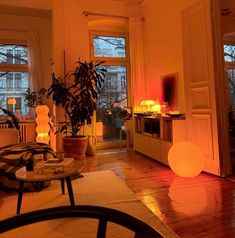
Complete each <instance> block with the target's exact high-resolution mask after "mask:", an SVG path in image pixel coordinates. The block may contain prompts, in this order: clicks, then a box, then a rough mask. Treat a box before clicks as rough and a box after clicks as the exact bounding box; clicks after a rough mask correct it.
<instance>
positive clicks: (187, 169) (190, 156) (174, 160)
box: [168, 141, 205, 178]
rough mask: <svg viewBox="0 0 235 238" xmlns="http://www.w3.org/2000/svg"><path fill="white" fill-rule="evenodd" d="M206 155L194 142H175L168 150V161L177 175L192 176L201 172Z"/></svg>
mask: <svg viewBox="0 0 235 238" xmlns="http://www.w3.org/2000/svg"><path fill="white" fill-rule="evenodd" d="M204 162H205V159H204V155H203V152H202V151H201V149H200V148H199V147H198V146H197V145H195V144H194V143H192V142H189V141H180V142H177V143H175V144H174V145H173V146H172V147H171V148H170V150H169V152H168V163H169V166H170V168H171V169H172V170H173V172H175V174H176V175H178V176H181V177H185V178H192V177H195V176H197V175H198V174H200V173H201V171H202V169H203V167H204Z"/></svg>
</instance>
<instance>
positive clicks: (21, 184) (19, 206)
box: [16, 180, 24, 214]
mask: <svg viewBox="0 0 235 238" xmlns="http://www.w3.org/2000/svg"><path fill="white" fill-rule="evenodd" d="M19 182H20V186H19V192H18V200H17V209H16V213H17V214H20V208H21V203H22V197H23V192H24V181H21V180H20V181H19Z"/></svg>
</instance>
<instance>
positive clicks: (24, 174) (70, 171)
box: [15, 161, 79, 182]
mask: <svg viewBox="0 0 235 238" xmlns="http://www.w3.org/2000/svg"><path fill="white" fill-rule="evenodd" d="M78 173H79V166H77V163H76V161H73V163H72V164H71V165H69V166H68V167H66V168H65V169H64V170H63V172H59V173H55V171H54V170H52V169H44V170H43V174H35V173H34V172H33V171H32V172H28V171H26V168H25V167H22V168H20V169H18V170H17V171H16V173H15V176H16V178H17V179H18V180H21V181H30V182H33V181H35V182H36V181H49V180H57V179H62V178H65V177H68V176H72V175H75V174H78Z"/></svg>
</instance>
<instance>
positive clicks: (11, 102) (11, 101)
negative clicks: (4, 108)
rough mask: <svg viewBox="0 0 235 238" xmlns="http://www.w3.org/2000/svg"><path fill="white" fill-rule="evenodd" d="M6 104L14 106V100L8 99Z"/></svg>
mask: <svg viewBox="0 0 235 238" xmlns="http://www.w3.org/2000/svg"><path fill="white" fill-rule="evenodd" d="M7 103H8V104H10V105H15V104H16V99H15V98H9V99H8V100H7Z"/></svg>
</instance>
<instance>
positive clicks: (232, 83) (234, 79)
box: [226, 68, 235, 105]
mask: <svg viewBox="0 0 235 238" xmlns="http://www.w3.org/2000/svg"><path fill="white" fill-rule="evenodd" d="M226 71H227V75H228V80H229V88H230V96H231V104H232V105H235V69H233V68H230V69H226Z"/></svg>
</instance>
